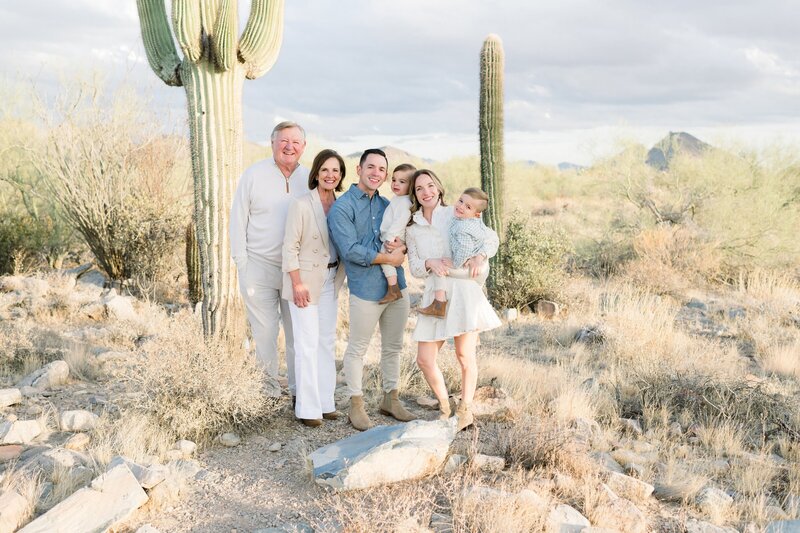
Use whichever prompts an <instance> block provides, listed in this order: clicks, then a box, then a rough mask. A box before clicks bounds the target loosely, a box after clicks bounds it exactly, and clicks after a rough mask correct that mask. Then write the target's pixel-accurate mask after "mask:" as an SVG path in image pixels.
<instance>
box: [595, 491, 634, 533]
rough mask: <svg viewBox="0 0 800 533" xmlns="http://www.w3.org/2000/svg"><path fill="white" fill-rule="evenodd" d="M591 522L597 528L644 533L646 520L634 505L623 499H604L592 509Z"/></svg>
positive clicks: (627, 532)
mask: <svg viewBox="0 0 800 533" xmlns="http://www.w3.org/2000/svg"><path fill="white" fill-rule="evenodd" d="M591 517H592V522H594V524H595V525H596V526H599V527H607V528H612V529H617V530H619V531H625V532H626V533H645V532H646V531H647V519H646V518H645V515H644V513H643V512H642V511H641V510H640V509H639V508H638V507H636V505H635V504H634V503H633V502H632V501H630V500H626V499H625V498H616V499H606V501H603V502H601V503H600V504H599V505H597V506H595V507H594V509H592V514H591Z"/></svg>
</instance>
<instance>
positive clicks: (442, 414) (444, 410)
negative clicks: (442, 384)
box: [439, 398, 453, 420]
mask: <svg viewBox="0 0 800 533" xmlns="http://www.w3.org/2000/svg"><path fill="white" fill-rule="evenodd" d="M452 414H453V408H452V406H451V405H450V398H447V399H445V400H442V399H439V420H447V419H448V418H450V415H452Z"/></svg>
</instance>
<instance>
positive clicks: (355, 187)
mask: <svg viewBox="0 0 800 533" xmlns="http://www.w3.org/2000/svg"><path fill="white" fill-rule="evenodd" d="M350 190H351V191H352V192H353V194H355V195H356V198H358V199H359V200H362V199H363V198H364V197H366V198H367V199H368V200H371V198H370V196H369V194H367V193H365V192H364V191H362V190H361V189H359V188H358V184H357V183H353V184H351V185H350ZM380 195H381V193H380V191H375V194H373V195H372V198H375V197H376V196H380Z"/></svg>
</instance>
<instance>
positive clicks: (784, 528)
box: [764, 520, 800, 533]
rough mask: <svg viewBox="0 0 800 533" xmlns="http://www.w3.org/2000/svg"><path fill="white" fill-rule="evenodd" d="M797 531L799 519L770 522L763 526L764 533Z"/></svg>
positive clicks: (799, 527)
mask: <svg viewBox="0 0 800 533" xmlns="http://www.w3.org/2000/svg"><path fill="white" fill-rule="evenodd" d="M798 531H800V520H780V521H778V522H770V523H769V524H767V527H765V528H764V533H797V532H798Z"/></svg>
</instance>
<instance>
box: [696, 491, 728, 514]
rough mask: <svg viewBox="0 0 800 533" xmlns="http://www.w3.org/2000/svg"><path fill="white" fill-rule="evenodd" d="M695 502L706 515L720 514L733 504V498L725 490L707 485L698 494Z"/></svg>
mask: <svg viewBox="0 0 800 533" xmlns="http://www.w3.org/2000/svg"><path fill="white" fill-rule="evenodd" d="M695 503H696V504H697V507H699V508H700V510H701V511H703V513H705V514H706V515H710V516H718V515H720V514H722V513H724V510H725V509H726V508H727V507H730V506H731V504H732V503H733V498H731V497H730V496H729V495H728V494H727V493H726V492H725V491H723V490H720V489H718V488H715V487H706V488H704V489H703V490H701V491H700V492H699V493H698V494H697V497H696V498H695Z"/></svg>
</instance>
